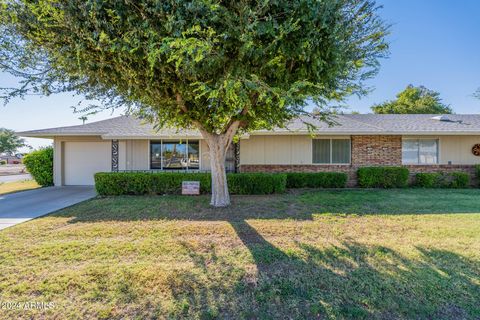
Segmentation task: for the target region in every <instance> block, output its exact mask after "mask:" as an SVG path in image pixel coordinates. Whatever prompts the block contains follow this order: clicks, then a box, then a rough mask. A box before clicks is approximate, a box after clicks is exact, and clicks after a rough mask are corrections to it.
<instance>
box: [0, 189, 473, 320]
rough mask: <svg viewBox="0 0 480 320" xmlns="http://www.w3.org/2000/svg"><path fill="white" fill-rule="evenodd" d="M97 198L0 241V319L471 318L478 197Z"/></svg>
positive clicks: (405, 193)
mask: <svg viewBox="0 0 480 320" xmlns="http://www.w3.org/2000/svg"><path fill="white" fill-rule="evenodd" d="M233 201H234V204H233V205H232V206H231V207H229V208H225V209H212V208H210V207H209V206H208V198H207V197H203V196H202V197H185V198H184V197H180V196H156V197H118V198H98V199H93V200H91V201H87V202H84V203H82V204H79V205H76V206H74V207H71V208H67V209H65V210H62V211H60V212H58V213H56V214H53V215H50V216H47V217H44V218H40V219H36V220H34V221H31V222H28V223H25V224H21V225H18V226H15V227H13V228H10V229H7V230H4V231H2V232H0V246H1V248H0V294H1V296H2V300H3V301H52V302H54V303H55V308H53V309H50V310H28V311H19V310H10V311H6V310H2V312H1V313H0V317H4V318H12V317H14V318H31V317H57V318H78V319H85V318H108V319H112V318H113V319H124V318H139V319H148V318H150V319H155V318H188V319H190V318H194V319H195V318H197V319H214V318H232V319H237V318H246V319H251V318H257V319H276V318H293V319H295V318H298V319H304V318H334V319H337V318H340V319H343V318H365V319H371V318H377V319H392V318H419V319H433V318H442V319H459V318H465V319H475V318H478V317H479V316H480V305H479V304H478V301H480V281H479V279H480V262H479V261H480V213H478V212H479V211H480V210H479V208H480V190H389V191H387V190H343V191H302V192H299V193H296V194H285V195H276V196H242V197H234V198H233Z"/></svg>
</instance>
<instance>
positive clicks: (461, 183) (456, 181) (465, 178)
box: [447, 172, 470, 189]
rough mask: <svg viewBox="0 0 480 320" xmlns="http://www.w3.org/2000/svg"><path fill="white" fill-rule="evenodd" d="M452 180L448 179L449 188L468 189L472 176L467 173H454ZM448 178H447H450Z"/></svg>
mask: <svg viewBox="0 0 480 320" xmlns="http://www.w3.org/2000/svg"><path fill="white" fill-rule="evenodd" d="M448 176H450V178H447V181H448V183H447V186H448V187H449V188H457V189H458V188H468V187H469V186H470V176H469V175H468V173H466V172H452V173H451V174H450V175H448ZM448 176H447V177H448Z"/></svg>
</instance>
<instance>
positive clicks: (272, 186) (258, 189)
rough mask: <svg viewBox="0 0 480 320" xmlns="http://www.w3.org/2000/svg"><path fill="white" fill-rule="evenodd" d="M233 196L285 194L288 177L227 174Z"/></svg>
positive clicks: (266, 174)
mask: <svg viewBox="0 0 480 320" xmlns="http://www.w3.org/2000/svg"><path fill="white" fill-rule="evenodd" d="M227 180H228V187H229V190H230V192H231V193H232V194H270V193H282V192H285V189H286V186H287V175H285V174H278V173H276V174H275V173H232V174H227Z"/></svg>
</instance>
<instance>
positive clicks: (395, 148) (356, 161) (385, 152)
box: [352, 136, 402, 166]
mask: <svg viewBox="0 0 480 320" xmlns="http://www.w3.org/2000/svg"><path fill="white" fill-rule="evenodd" d="M401 164H402V136H352V165H354V166H355V165H356V166H399V165H401Z"/></svg>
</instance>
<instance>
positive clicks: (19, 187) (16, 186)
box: [0, 180, 40, 194]
mask: <svg viewBox="0 0 480 320" xmlns="http://www.w3.org/2000/svg"><path fill="white" fill-rule="evenodd" d="M36 188H40V186H39V185H38V183H36V182H35V180H25V181H15V182H4V183H1V182H0V194H7V193H12V192H17V191H25V190H31V189H36Z"/></svg>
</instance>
